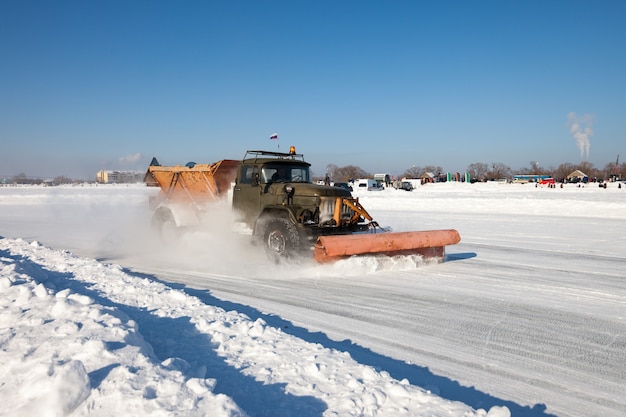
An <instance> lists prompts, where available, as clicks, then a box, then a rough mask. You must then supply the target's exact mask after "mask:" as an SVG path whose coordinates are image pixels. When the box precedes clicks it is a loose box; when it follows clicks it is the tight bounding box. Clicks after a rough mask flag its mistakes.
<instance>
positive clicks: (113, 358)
mask: <svg viewBox="0 0 626 417" xmlns="http://www.w3.org/2000/svg"><path fill="white" fill-rule="evenodd" d="M156 191H157V190H155V189H151V188H145V187H142V186H74V187H49V188H46V187H0V312H1V313H0V347H1V349H0V415H6V416H25V417H26V416H29V417H30V416H65V415H74V416H87V415H89V416H110V415H129V416H130V415H132V416H148V415H150V416H161V415H162V416H196V415H197V416H239V415H249V416H299V417H301V416H444V417H445V416H485V415H488V416H491V417H494V416H508V415H512V416H538V417H547V416H560V417H566V416H581V417H582V416H585V417H588V416H623V415H626V399H625V393H626V187H622V188H618V187H617V184H609V186H608V188H607V189H601V188H599V187H597V186H594V185H588V186H586V187H584V188H582V187H581V188H579V187H577V186H573V185H567V186H565V187H564V188H558V187H557V188H556V189H551V188H547V187H534V186H533V185H528V184H525V185H520V184H498V183H490V184H454V183H451V184H429V185H426V186H422V187H419V188H418V189H417V190H415V191H413V192H406V191H401V190H393V189H389V190H384V191H380V192H357V196H358V197H359V198H360V201H361V203H362V204H363V205H364V206H365V207H366V208H367V209H368V211H370V213H371V214H372V215H374V217H375V218H376V220H378V222H379V223H381V224H382V225H387V226H391V227H392V228H393V229H394V230H397V231H402V230H427V229H439V228H446V229H447V228H456V229H457V230H459V232H460V234H461V237H462V242H461V243H460V244H459V245H456V246H452V247H449V248H448V251H447V258H446V262H445V263H432V262H424V261H422V260H421V259H419V258H417V257H399V258H377V257H362V258H357V259H348V260H345V261H340V262H337V263H335V264H332V265H315V264H313V263H312V262H311V261H308V260H301V261H299V262H296V263H293V264H289V265H274V264H272V263H270V262H268V261H267V260H266V259H265V257H264V256H263V254H262V253H261V251H260V250H259V249H258V248H256V247H254V246H252V245H250V244H249V242H248V240H247V237H245V236H238V235H235V234H233V233H232V231H231V230H230V219H229V212H228V210H226V209H223V208H220V209H218V210H216V216H215V221H214V222H213V223H214V224H212V225H209V226H208V229H207V230H206V231H202V232H198V233H194V234H190V235H187V236H185V237H184V238H183V239H182V241H181V242H179V243H178V244H177V245H167V246H163V245H162V244H161V243H160V242H159V241H158V239H157V238H156V236H155V235H154V233H153V232H151V231H150V228H149V211H148V207H147V198H148V196H149V195H152V194H154V193H155V192H156Z"/></svg>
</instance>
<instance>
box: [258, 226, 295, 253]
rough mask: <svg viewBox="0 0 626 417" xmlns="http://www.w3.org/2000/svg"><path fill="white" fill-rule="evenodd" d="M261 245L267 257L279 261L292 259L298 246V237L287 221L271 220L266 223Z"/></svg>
mask: <svg viewBox="0 0 626 417" xmlns="http://www.w3.org/2000/svg"><path fill="white" fill-rule="evenodd" d="M263 244H264V247H265V251H266V252H267V254H268V256H269V257H270V258H271V259H273V260H275V261H279V260H281V259H287V258H290V257H292V256H293V255H294V254H295V253H296V252H297V251H298V248H299V246H300V235H299V234H298V230H297V229H296V226H295V225H294V224H293V223H291V222H290V221H289V219H284V218H283V219H273V220H270V221H268V222H267V224H266V226H265V231H264V233H263Z"/></svg>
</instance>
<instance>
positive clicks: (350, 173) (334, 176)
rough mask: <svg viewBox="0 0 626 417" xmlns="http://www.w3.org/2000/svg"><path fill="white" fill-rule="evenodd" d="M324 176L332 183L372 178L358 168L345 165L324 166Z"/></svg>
mask: <svg viewBox="0 0 626 417" xmlns="http://www.w3.org/2000/svg"><path fill="white" fill-rule="evenodd" d="M326 174H327V175H328V176H329V177H330V178H331V180H332V181H334V182H347V181H349V180H351V179H357V178H370V177H371V176H372V175H371V174H370V173H368V172H366V171H364V170H363V169H361V168H360V167H358V166H354V165H347V166H345V167H338V166H337V165H334V164H328V165H327V166H326Z"/></svg>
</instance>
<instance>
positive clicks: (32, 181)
mask: <svg viewBox="0 0 626 417" xmlns="http://www.w3.org/2000/svg"><path fill="white" fill-rule="evenodd" d="M2 182H3V183H4V184H20V185H24V184H26V185H40V184H48V185H60V184H74V183H76V182H83V181H76V180H73V179H71V178H68V177H66V176H63V175H60V176H57V177H54V178H53V179H51V180H50V179H43V178H39V177H29V176H27V175H26V174H24V173H20V174H17V175H14V176H12V177H8V178H2Z"/></svg>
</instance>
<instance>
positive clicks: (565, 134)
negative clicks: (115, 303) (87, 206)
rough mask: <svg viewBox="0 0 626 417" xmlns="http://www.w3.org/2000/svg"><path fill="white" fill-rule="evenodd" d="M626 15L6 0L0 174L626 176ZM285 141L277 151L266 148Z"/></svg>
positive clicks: (570, 9) (0, 21)
mask: <svg viewBox="0 0 626 417" xmlns="http://www.w3.org/2000/svg"><path fill="white" fill-rule="evenodd" d="M625 21H626V1H623V0H616V1H610V0H604V1H603V0H600V1H578V0H566V1H558V0H548V1H540V0H536V1H521V0H520V1H506V0H498V1H488V0H485V1H483V0H478V1H445V0H444V1H434V0H433V1H417V0H415V1H387V2H383V1H341V0H338V1H325V0H316V1H304V0H302V1H298V0H296V1H294V0H285V1H281V0H269V1H236V0H235V1H160V0H150V1H139V0H133V1H116V0H110V1H101V0H98V1H96V0H93V1H82V0H81V1H30V0H0V176H3V175H4V176H8V175H15V174H18V173H25V174H27V175H28V176H44V177H53V176H57V175H66V176H69V177H72V178H85V179H87V178H91V179H93V178H94V177H95V174H96V172H97V171H98V170H100V169H133V170H135V169H136V170H144V169H145V168H146V167H147V164H148V163H149V161H150V159H151V158H152V156H156V157H157V158H158V159H159V160H160V161H161V163H163V164H177V163H180V164H184V163H186V162H188V161H195V162H198V163H209V162H215V161H217V160H220V159H239V158H241V157H243V155H244V153H245V151H246V150H247V149H270V150H272V149H276V148H277V147H278V146H280V150H287V149H288V147H289V145H295V146H296V147H297V150H298V152H301V153H304V154H305V157H306V158H307V159H308V160H309V161H310V162H311V163H312V164H313V171H314V173H315V174H317V175H322V174H323V173H324V171H325V169H326V166H327V165H328V164H335V165H338V166H345V165H358V166H360V167H361V168H363V169H364V170H366V171H369V172H371V173H376V172H389V173H392V174H396V173H402V172H404V171H405V170H406V169H408V168H411V167H412V166H414V165H415V166H426V165H438V166H441V167H443V168H444V170H449V171H463V170H465V169H466V168H467V166H468V165H469V164H472V163H475V162H483V163H488V164H490V163H504V164H506V165H508V166H510V167H511V168H512V169H514V170H515V169H518V168H522V167H524V168H526V167H529V166H530V162H531V161H537V162H539V164H540V165H541V166H543V167H546V168H549V167H557V166H558V165H559V164H561V163H563V162H571V163H574V164H577V163H579V162H581V160H585V161H588V162H591V163H593V164H594V165H595V166H596V167H597V168H603V167H604V166H605V165H606V164H608V163H609V162H614V161H615V159H616V157H617V154H620V153H621V154H622V158H623V159H624V160H626V24H625V23H624V22H625ZM273 133H277V134H278V136H279V140H278V141H270V139H269V138H270V135H272V134H273Z"/></svg>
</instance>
